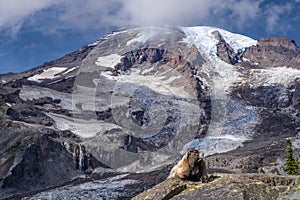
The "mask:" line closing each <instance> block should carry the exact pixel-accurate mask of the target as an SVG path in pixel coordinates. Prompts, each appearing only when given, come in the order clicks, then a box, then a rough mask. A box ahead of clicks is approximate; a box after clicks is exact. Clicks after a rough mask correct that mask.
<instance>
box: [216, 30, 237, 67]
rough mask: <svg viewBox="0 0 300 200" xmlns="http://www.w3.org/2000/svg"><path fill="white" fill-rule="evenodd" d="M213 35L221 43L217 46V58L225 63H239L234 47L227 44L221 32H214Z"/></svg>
mask: <svg viewBox="0 0 300 200" xmlns="http://www.w3.org/2000/svg"><path fill="white" fill-rule="evenodd" d="M212 34H213V35H214V36H215V37H216V39H217V40H218V41H219V42H218V44H217V56H219V57H220V58H221V59H222V60H223V61H225V62H227V63H229V64H233V65H234V64H235V63H237V61H238V59H237V56H238V54H237V53H235V52H234V50H233V49H232V47H231V46H230V45H229V44H228V43H226V41H225V40H224V38H223V36H222V35H221V34H220V32H219V31H214V32H212Z"/></svg>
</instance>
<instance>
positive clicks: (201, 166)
mask: <svg viewBox="0 0 300 200" xmlns="http://www.w3.org/2000/svg"><path fill="white" fill-rule="evenodd" d="M206 177H207V173H206V164H205V160H204V154H203V152H199V151H197V150H189V151H188V152H187V153H186V154H185V155H184V156H183V158H182V159H181V160H180V161H179V162H178V163H177V165H175V166H174V167H173V168H172V170H171V172H170V175H169V176H168V178H180V179H184V180H192V181H199V180H201V181H202V182H206Z"/></svg>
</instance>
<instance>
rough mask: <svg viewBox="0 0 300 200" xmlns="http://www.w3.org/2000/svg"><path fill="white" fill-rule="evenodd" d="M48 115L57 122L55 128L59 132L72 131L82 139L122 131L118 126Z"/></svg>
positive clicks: (53, 114) (52, 114)
mask: <svg viewBox="0 0 300 200" xmlns="http://www.w3.org/2000/svg"><path fill="white" fill-rule="evenodd" d="M47 115H48V116H49V117H51V118H52V119H53V120H54V121H55V126H56V128H58V129H59V130H70V131H72V132H73V133H74V134H76V135H78V136H80V137H82V138H91V137H95V136H96V135H97V134H98V133H104V132H105V131H108V130H111V129H121V127H120V126H118V125H115V124H111V123H106V122H101V121H97V120H88V121H87V120H82V119H76V118H70V117H66V116H64V115H59V114H55V113H47Z"/></svg>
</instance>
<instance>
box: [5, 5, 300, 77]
mask: <svg viewBox="0 0 300 200" xmlns="http://www.w3.org/2000/svg"><path fill="white" fill-rule="evenodd" d="M299 11H300V0H274V1H271V0H226V1H223V0H211V1H207V0H26V1H20V0H0V73H7V72H20V71H24V70H27V69H30V68H32V67H35V66H38V65H41V64H42V63H44V62H47V61H51V60H54V59H57V58H59V57H62V56H63V55H65V54H67V53H70V52H72V51H74V50H77V49H79V48H80V47H82V46H83V45H86V44H89V43H92V42H93V41H95V40H96V39H98V38H100V37H102V36H103V35H104V34H107V33H109V32H111V31H112V30H115V29H121V28H126V27H132V26H161V25H181V26H196V25H209V26H215V27H219V28H223V29H226V30H229V31H232V32H236V33H240V34H243V35H247V36H250V37H252V38H255V39H258V38H261V37H266V36H278V37H287V38H291V39H294V40H295V41H296V43H297V44H298V46H300V34H299V33H300V23H299V22H300V12H299Z"/></svg>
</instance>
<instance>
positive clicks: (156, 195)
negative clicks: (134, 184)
mask: <svg viewBox="0 0 300 200" xmlns="http://www.w3.org/2000/svg"><path fill="white" fill-rule="evenodd" d="M299 185H300V180H299V177H281V176H269V175H258V174H243V175H236V174H230V175H228V174H227V175H226V174H217V175H212V176H211V182H209V183H199V182H184V181H179V180H172V179H168V180H167V181H164V182H162V183H161V184H159V185H157V186H155V187H153V188H151V189H149V190H147V191H145V192H143V193H141V194H139V195H138V196H136V197H134V198H133V199H136V200H138V199H149V200H150V199H151V200H159V199H224V200H227V199H228V200H229V199H252V198H253V199H298V198H299V197H300V190H299Z"/></svg>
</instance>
